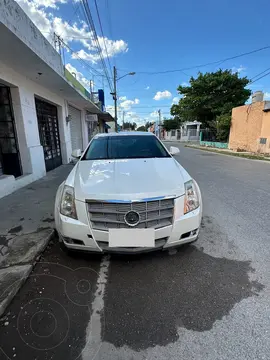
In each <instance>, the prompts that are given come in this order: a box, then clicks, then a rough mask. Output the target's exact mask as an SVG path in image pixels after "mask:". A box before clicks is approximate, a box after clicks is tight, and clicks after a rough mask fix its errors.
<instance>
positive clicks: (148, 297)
mask: <svg viewBox="0 0 270 360" xmlns="http://www.w3.org/2000/svg"><path fill="white" fill-rule="evenodd" d="M170 145H175V144H172V143H171V144H170ZM176 145H177V144H176ZM180 148H181V153H180V155H179V156H177V157H176V159H177V160H178V161H179V162H180V163H181V164H182V165H183V166H184V167H185V168H186V169H187V170H188V171H189V173H190V174H191V175H192V176H193V177H194V178H195V179H196V180H197V182H198V183H199V185H200V187H201V190H202V194H203V200H204V210H203V224H202V229H201V233H200V237H199V240H198V242H197V243H195V244H193V245H190V246H184V247H182V248H180V249H178V250H177V251H171V252H167V251H166V252H156V253H149V254H145V255H139V256H111V257H100V256H93V255H81V254H76V255H74V256H71V257H70V256H68V255H66V254H65V253H64V252H63V251H62V250H61V249H60V248H59V246H58V244H57V242H56V241H55V242H52V243H51V244H50V246H49V247H48V249H47V250H46V251H45V253H44V254H43V256H42V258H41V260H40V262H39V263H38V264H37V266H36V267H35V269H34V271H33V273H32V274H31V276H30V278H29V280H28V281H27V282H26V283H25V285H24V287H23V288H22V289H21V291H20V292H19V294H18V295H17V296H16V298H15V299H14V301H13V303H12V304H11V305H10V307H9V309H8V312H7V315H6V317H5V318H3V319H2V320H1V322H0V349H1V350H0V359H14V358H16V359H38V360H40V359H42V360H43V359H46V360H47V359H57V360H74V359H81V360H85V359H87V360H92V359H99V360H101V359H104V360H105V359H106V360H107V359H110V360H116V359H117V360H120V359H121V360H122V359H123V360H124V359H125V360H137V359H139V360H142V359H144V360H146V359H147V360H154V359H155V360H161V359H166V360H167V359H185V360H191V359H192V360H193V359H194V360H208V359H218V360H223V359H224V360H225V359H226V360H232V359H234V360H235V359H237V360H238V359H239V360H248V359H252V360H253V359H269V358H270V355H269V354H270V300H269V299H270V291H269V288H270V286H269V285H270V233H269V225H270V164H269V163H263V162H259V161H252V160H245V159H239V158H234V157H230V156H224V155H217V154H214V153H209V152H204V151H200V150H195V149H189V148H184V147H183V146H181V147H180ZM1 351H2V352H1Z"/></svg>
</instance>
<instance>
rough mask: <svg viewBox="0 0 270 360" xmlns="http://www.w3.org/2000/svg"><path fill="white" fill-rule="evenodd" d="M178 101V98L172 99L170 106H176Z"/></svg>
mask: <svg viewBox="0 0 270 360" xmlns="http://www.w3.org/2000/svg"><path fill="white" fill-rule="evenodd" d="M179 100H180V98H179V97H177V96H175V97H174V98H173V99H172V105H173V104H178V101H179Z"/></svg>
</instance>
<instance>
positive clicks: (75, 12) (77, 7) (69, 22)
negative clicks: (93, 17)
mask: <svg viewBox="0 0 270 360" xmlns="http://www.w3.org/2000/svg"><path fill="white" fill-rule="evenodd" d="M72 6H73V9H74V12H73V14H72V15H71V17H70V19H69V21H68V22H67V24H68V25H70V24H71V21H72V20H73V18H74V16H75V15H76V14H77V12H78V11H79V8H80V4H77V6H76V8H75V6H74V4H73V2H72ZM65 28H66V25H65V26H64V30H63V31H62V33H61V34H60V35H59V37H61V36H62V35H63V33H64V32H65Z"/></svg>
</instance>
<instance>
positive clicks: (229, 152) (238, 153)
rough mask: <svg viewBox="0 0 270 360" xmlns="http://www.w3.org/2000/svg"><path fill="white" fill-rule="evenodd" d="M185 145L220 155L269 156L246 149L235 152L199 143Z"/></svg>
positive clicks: (265, 157)
mask: <svg viewBox="0 0 270 360" xmlns="http://www.w3.org/2000/svg"><path fill="white" fill-rule="evenodd" d="M185 147H188V148H192V149H198V150H204V151H209V152H214V153H217V154H222V155H230V156H235V157H241V158H245V159H251V160H261V161H270V157H269V156H264V155H260V154H257V153H251V152H248V151H241V152H236V151H233V150H230V149H218V148H213V147H208V146H200V145H192V144H186V145H185Z"/></svg>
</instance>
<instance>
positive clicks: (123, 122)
mask: <svg viewBox="0 0 270 360" xmlns="http://www.w3.org/2000/svg"><path fill="white" fill-rule="evenodd" d="M124 123H125V112H124V111H123V125H122V130H124Z"/></svg>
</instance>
